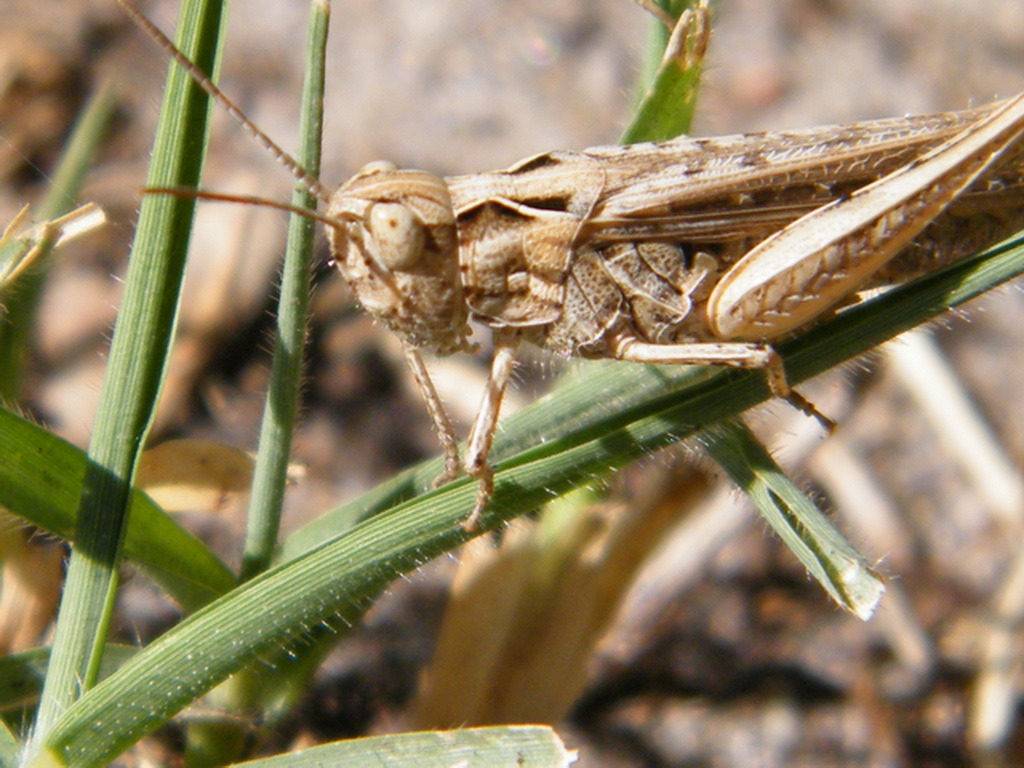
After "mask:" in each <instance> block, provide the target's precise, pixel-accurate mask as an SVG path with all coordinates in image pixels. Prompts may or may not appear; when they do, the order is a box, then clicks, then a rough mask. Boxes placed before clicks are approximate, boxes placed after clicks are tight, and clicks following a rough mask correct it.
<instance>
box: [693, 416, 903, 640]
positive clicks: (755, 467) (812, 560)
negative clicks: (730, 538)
mask: <svg viewBox="0 0 1024 768" xmlns="http://www.w3.org/2000/svg"><path fill="white" fill-rule="evenodd" d="M702 442H703V443H704V446H705V448H707V450H708V452H709V453H710V454H711V457H712V458H713V459H714V460H715V461H716V462H718V464H719V465H721V466H722V468H723V469H725V471H726V472H728V473H729V477H730V478H732V481H733V482H734V483H736V485H738V486H739V487H740V489H742V491H743V492H744V493H746V494H747V495H748V496H749V497H750V498H751V499H752V500H753V501H754V503H755V504H756V505H757V508H758V510H759V511H760V512H761V514H762V516H763V517H764V518H765V520H767V521H768V524H769V525H770V526H771V527H772V529H773V530H774V531H775V532H776V533H777V534H778V535H779V537H780V538H781V539H782V540H783V541H784V542H785V544H786V546H787V547H789V549H790V550H791V551H792V552H793V553H794V554H795V555H796V556H797V559H799V560H800V562H801V563H803V565H804V567H805V568H806V569H807V571H808V572H809V573H810V574H811V575H812V576H813V577H814V578H815V579H816V580H817V582H818V583H819V584H821V586H822V587H823V588H824V589H825V591H826V592H827V593H828V594H829V596H830V597H831V598H832V599H833V600H835V601H836V603H838V604H839V605H840V606H842V607H843V608H845V609H846V610H848V611H850V612H851V613H853V614H854V615H856V616H857V617H859V618H861V619H863V620H865V621H867V620H868V619H869V618H871V614H872V613H874V611H875V607H876V606H877V605H878V601H879V600H880V599H881V597H882V593H883V592H884V591H885V586H884V585H883V584H882V580H881V579H880V578H879V577H878V576H877V575H876V574H875V573H874V571H873V570H872V569H871V566H870V565H869V564H868V563H867V561H866V560H865V559H864V558H863V557H862V556H861V555H860V553H859V552H857V550H856V549H854V548H853V546H852V545H851V544H850V543H849V542H847V541H846V539H844V538H843V537H842V535H840V533H839V532H838V531H837V530H836V529H835V528H833V527H832V524H831V523H829V521H828V519H827V518H826V517H825V516H824V515H823V514H822V513H821V511H820V510H819V509H818V508H817V507H816V506H815V505H814V503H813V502H812V501H811V500H810V499H809V498H807V496H805V495H804V494H803V493H802V492H801V491H800V489H799V488H797V487H796V485H795V484H794V483H793V482H792V481H791V480H790V479H789V478H788V477H786V475H785V473H784V472H783V471H782V469H781V468H780V467H779V466H778V464H776V463H775V461H774V460H773V459H772V457H771V454H769V453H768V450H767V449H766V448H765V447H764V446H763V445H761V443H760V442H758V440H757V438H755V437H754V435H753V433H751V431H750V430H749V429H748V428H747V427H746V425H745V424H743V422H742V421H740V420H739V419H728V420H726V421H724V422H722V423H721V424H719V425H716V426H714V427H712V428H710V429H707V430H705V431H704V432H703V433H702Z"/></svg>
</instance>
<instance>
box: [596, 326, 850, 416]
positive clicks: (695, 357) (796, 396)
mask: <svg viewBox="0 0 1024 768" xmlns="http://www.w3.org/2000/svg"><path fill="white" fill-rule="evenodd" d="M612 353H613V355H614V356H615V358H616V359H618V360H625V361H628V362H632V363H655V364H662V365H728V366H731V367H733V368H747V369H754V370H759V371H764V375H765V378H766V379H767V382H768V390H769V391H770V392H771V393H772V394H773V395H775V396H776V397H781V398H782V399H783V400H785V401H786V402H788V403H789V404H790V405H792V406H793V407H794V408H796V409H797V410H798V411H801V412H802V413H805V414H807V415H808V416H810V417H811V418H813V419H815V420H817V421H818V423H819V424H821V425H822V427H824V428H825V430H826V431H827V432H829V433H831V432H832V431H834V430H835V428H836V423H835V422H834V421H833V420H832V419H830V418H829V417H828V416H826V415H825V414H823V413H822V412H821V411H819V410H818V409H817V408H816V407H815V405H814V403H812V402H810V401H809V400H808V399H807V398H805V397H804V396H803V395H801V394H800V393H799V392H797V391H795V390H794V389H792V388H791V387H790V386H789V382H788V381H787V380H786V370H785V368H783V365H782V358H781V357H779V353H778V352H776V351H775V349H774V348H773V347H771V346H770V345H768V344H750V343H742V342H720V343H719V342H707V343H689V344H648V343H646V342H642V341H638V340H637V339H635V338H633V337H631V336H622V337H619V338H618V339H616V340H615V341H614V342H613V344H612Z"/></svg>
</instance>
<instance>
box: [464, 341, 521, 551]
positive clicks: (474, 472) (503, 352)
mask: <svg viewBox="0 0 1024 768" xmlns="http://www.w3.org/2000/svg"><path fill="white" fill-rule="evenodd" d="M496 344H497V348H496V349H495V351H494V357H493V359H492V360H491V373H490V376H488V378H487V387H486V389H484V394H483V398H482V399H481V401H480V410H479V411H477V414H476V419H475V420H474V422H473V428H472V429H471V430H470V432H469V441H468V446H467V448H466V474H467V475H469V476H470V477H472V478H474V479H475V480H476V481H477V491H476V504H475V505H474V506H473V512H472V513H471V514H470V516H469V517H468V518H466V520H465V521H464V522H463V523H462V527H463V528H464V529H465V530H467V531H469V532H470V533H475V532H477V531H478V530H480V520H481V517H482V515H483V512H484V509H485V508H486V507H487V502H488V501H489V500H490V498H491V492H492V491H493V490H494V469H493V468H492V467H491V465H490V463H489V462H488V461H487V457H488V454H490V452H491V443H493V442H494V431H495V429H496V428H497V425H498V414H499V412H500V411H501V400H502V398H503V397H504V395H505V388H506V386H507V385H508V380H509V377H510V376H511V375H512V369H513V367H514V366H515V350H516V347H517V346H518V344H516V343H513V342H512V341H511V340H510V339H500V338H498V339H496Z"/></svg>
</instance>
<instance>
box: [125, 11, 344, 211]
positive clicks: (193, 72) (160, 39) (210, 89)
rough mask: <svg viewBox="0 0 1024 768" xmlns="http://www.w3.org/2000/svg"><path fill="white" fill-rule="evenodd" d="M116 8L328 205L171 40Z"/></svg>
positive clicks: (315, 183) (322, 192)
mask: <svg viewBox="0 0 1024 768" xmlns="http://www.w3.org/2000/svg"><path fill="white" fill-rule="evenodd" d="M117 3H118V5H120V6H121V7H122V8H124V10H125V13H127V14H128V16H129V17H130V18H131V20H132V21H134V22H135V24H136V25H137V26H138V27H139V28H140V29H142V31H143V32H145V33H146V34H147V35H149V37H150V38H152V39H153V40H154V41H155V42H156V44H157V45H159V46H160V47H161V48H163V49H164V51H166V52H167V54H168V55H169V56H170V57H171V58H172V59H174V61H175V62H176V63H177V64H178V65H179V66H180V67H181V68H182V69H184V70H185V71H186V72H187V73H188V75H189V77H191V78H192V80H193V81H194V82H195V84H196V85H198V86H199V87H200V88H202V89H203V90H204V91H206V93H208V94H209V95H210V96H211V97H212V98H213V99H214V100H215V101H216V102H217V103H218V104H220V105H221V106H222V107H224V109H225V110H226V111H227V113H228V114H229V115H231V117H232V118H234V119H235V121H236V122H237V123H238V124H239V125H241V126H242V128H244V129H245V130H246V132H247V133H248V134H249V135H250V136H252V137H253V138H254V139H256V141H258V142H259V143H260V144H261V145H262V146H263V148H264V149H266V150H267V151H268V152H270V154H271V155H273V156H274V159H275V160H277V162H278V163H280V164H281V165H283V166H284V167H285V168H286V169H288V172H289V173H291V175H292V176H294V177H295V180H296V181H298V182H299V184H301V185H302V186H303V187H305V188H306V190H307V191H308V192H309V193H310V194H311V195H313V196H314V197H316V198H317V199H318V200H320V201H322V202H324V203H327V204H330V202H331V192H330V190H328V189H327V188H326V187H325V186H324V185H323V184H321V183H320V180H319V179H317V178H316V177H315V176H314V175H313V174H311V173H310V172H309V171H307V170H306V169H305V168H303V167H302V165H301V164H300V163H299V161H298V160H296V159H295V158H294V157H292V156H291V155H289V154H288V153H287V152H285V151H284V150H283V149H281V147H280V146H278V144H277V143H276V142H275V141H274V140H273V139H272V138H270V137H269V136H267V134H265V133H264V132H263V131H261V130H260V129H259V128H257V127H256V124H255V123H254V122H253V121H252V120H250V119H249V118H248V117H247V116H246V114H245V113H244V112H243V111H242V110H241V109H239V108H238V107H237V106H236V105H235V104H234V102H232V101H231V99H229V98H228V97H227V96H226V95H225V94H224V92H223V91H222V90H221V89H220V88H218V87H217V86H216V85H214V83H213V81H212V80H210V78H209V77H207V76H206V74H205V73H203V71H202V70H200V69H199V67H197V66H196V65H195V64H194V63H193V62H192V61H191V60H190V59H189V58H188V56H186V55H185V54H184V53H182V52H181V51H180V50H178V47H177V46H176V45H175V44H174V43H173V42H171V39H170V38H169V37H167V35H165V34H164V33H163V32H161V31H160V30H159V29H158V28H157V26H156V25H155V24H154V23H153V22H151V21H150V20H149V19H147V18H146V17H145V16H143V15H142V12H141V11H139V9H138V8H136V7H135V6H133V5H132V4H131V3H129V2H127V0H117Z"/></svg>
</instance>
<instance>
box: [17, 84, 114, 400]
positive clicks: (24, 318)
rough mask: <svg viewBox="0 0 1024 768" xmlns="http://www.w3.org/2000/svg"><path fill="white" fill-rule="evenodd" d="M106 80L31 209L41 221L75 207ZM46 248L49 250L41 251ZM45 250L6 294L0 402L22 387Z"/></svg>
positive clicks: (103, 114) (102, 114) (101, 118)
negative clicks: (36, 207)
mask: <svg viewBox="0 0 1024 768" xmlns="http://www.w3.org/2000/svg"><path fill="white" fill-rule="evenodd" d="M112 90H113V89H112V88H111V86H110V84H109V83H107V84H104V85H103V86H101V87H100V88H99V89H98V90H96V91H95V92H94V93H93V94H92V95H91V96H90V97H89V101H88V103H87V104H86V106H85V108H84V109H83V110H82V113H81V115H80V116H79V118H78V121H77V123H76V124H75V127H74V130H73V131H72V133H71V138H70V139H69V140H68V143H67V147H66V148H65V150H64V153H63V154H62V156H61V159H60V163H58V165H57V170H56V172H55V173H54V176H53V179H52V180H51V183H50V188H49V192H48V194H47V197H46V199H45V200H44V201H43V204H42V206H41V207H40V208H39V210H38V211H36V216H37V218H39V219H40V220H44V221H45V220H52V219H56V218H58V217H60V216H62V215H64V214H65V213H68V212H69V211H70V210H71V209H72V208H74V207H75V206H76V202H75V198H76V197H77V195H78V192H79V190H80V189H81V187H82V181H83V180H84V179H85V174H86V171H87V170H88V168H89V164H90V163H91V162H92V158H93V155H94V154H95V152H96V148H97V147H98V146H99V143H100V141H101V140H102V139H103V136H104V134H105V132H106V129H107V125H108V124H109V122H110V118H111V116H112V114H113V110H114V98H113V93H112ZM46 250H48V249H46ZM46 266H47V260H46V258H45V253H43V254H40V255H39V256H38V257H37V261H36V263H35V264H34V265H33V267H32V268H31V269H29V270H27V271H26V273H25V274H24V275H22V276H21V277H19V278H18V279H17V281H16V290H13V291H10V292H7V293H6V294H5V296H4V297H3V298H4V302H3V306H4V313H3V318H2V320H0V402H4V403H14V402H17V399H18V395H19V393H20V389H21V373H22V368H23V367H24V361H23V358H24V355H25V349H26V346H27V344H28V339H29V337H30V334H31V332H32V328H33V327H34V325H35V315H36V307H37V305H38V303H39V296H40V292H41V291H42V287H43V283H44V281H45V279H46V274H47V269H46Z"/></svg>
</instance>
